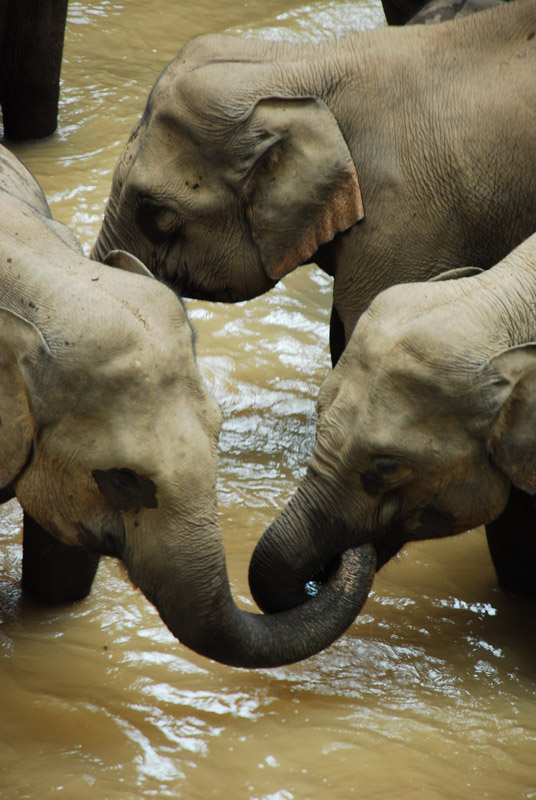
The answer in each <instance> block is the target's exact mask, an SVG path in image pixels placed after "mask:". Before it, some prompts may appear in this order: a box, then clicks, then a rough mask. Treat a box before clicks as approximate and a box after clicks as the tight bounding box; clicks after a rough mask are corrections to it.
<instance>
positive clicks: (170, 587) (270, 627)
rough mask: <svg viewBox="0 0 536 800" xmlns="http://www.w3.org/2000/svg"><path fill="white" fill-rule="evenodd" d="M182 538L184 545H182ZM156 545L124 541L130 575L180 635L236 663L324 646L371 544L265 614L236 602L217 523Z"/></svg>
mask: <svg viewBox="0 0 536 800" xmlns="http://www.w3.org/2000/svg"><path fill="white" fill-rule="evenodd" d="M207 536H208V540H209V542H210V543H209V548H208V550H207V548H206V547H205V544H206V542H207ZM188 538H190V540H191V543H192V548H191V550H192V552H190V553H188V552H185V549H184V544H185V541H186V542H187V541H188ZM201 540H202V541H203V543H204V544H203V547H205V549H204V551H203V552H201V548H200V546H199V542H200V541H201ZM145 541H147V539H145ZM177 542H180V545H178V544H177ZM158 545H159V546H155V543H154V541H153V543H152V544H149V545H148V546H147V545H146V546H145V547H144V548H143V550H141V549H140V548H139V547H137V548H136V555H135V556H134V552H133V551H134V548H132V549H131V551H129V550H128V548H127V551H126V552H125V554H124V561H125V563H126V565H127V568H128V571H129V574H130V577H131V579H132V580H133V581H134V583H136V585H138V586H139V587H140V589H142V591H143V592H144V594H145V595H146V597H147V598H148V599H149V600H150V601H151V602H152V603H154V605H155V606H156V608H157V609H158V611H159V613H160V615H161V617H162V619H163V621H164V622H165V624H166V625H167V626H168V628H169V629H170V631H171V632H172V633H173V635H174V636H175V637H176V638H177V639H179V641H181V642H182V643H183V644H184V645H186V646H187V647H189V648H191V649H192V650H194V651H196V652H197V653H200V654H201V655H203V656H206V657H208V658H211V659H214V660H216V661H219V662H221V663H224V664H228V665H230V666H236V667H249V668H263V667H277V666H281V665H283V664H289V663H292V662H295V661H299V660H301V659H304V658H308V657H309V656H311V655H314V654H315V653H317V652H319V651H320V650H322V649H324V648H325V647H327V646H329V645H330V644H331V643H332V642H333V641H334V640H335V639H337V638H338V637H339V636H341V635H342V634H343V633H344V631H345V630H346V629H347V628H348V627H349V625H350V624H351V623H352V622H353V621H354V619H355V617H356V615H357V613H358V611H359V609H360V608H361V606H362V605H363V603H364V601H365V599H366V596H367V594H368V591H369V588H370V585H371V582H372V578H373V575H374V569H375V559H374V554H373V552H371V550H372V548H371V547H370V546H364V547H359V548H355V549H350V550H348V551H347V552H346V553H344V555H343V557H342V558H341V560H340V564H339V565H338V568H337V569H336V570H335V571H334V573H333V575H332V576H331V580H330V581H329V582H328V583H327V584H326V585H325V586H324V587H323V588H322V590H321V591H320V592H319V593H318V594H317V595H316V596H314V597H310V598H308V600H307V602H306V603H303V604H302V605H300V606H299V607H297V608H293V609H291V610H288V611H284V612H282V613H278V614H273V615H269V616H264V615H262V614H255V613H251V612H247V611H243V610H241V609H239V608H238V607H237V606H236V605H235V603H234V600H233V598H232V596H231V592H230V587H229V580H228V575H227V569H226V564H225V555H224V550H223V542H222V537H221V532H220V529H219V527H218V525H217V524H216V523H214V524H213V525H212V526H211V530H210V531H209V532H208V533H207V531H206V529H205V530H204V531H203V533H202V536H200V531H199V530H196V531H192V532H191V536H190V537H189V536H188V535H186V536H184V533H183V532H182V531H181V536H180V537H176V536H174V537H170V539H169V541H168V544H166V543H164V542H162V540H160V541H159V543H158ZM179 550H180V552H179Z"/></svg>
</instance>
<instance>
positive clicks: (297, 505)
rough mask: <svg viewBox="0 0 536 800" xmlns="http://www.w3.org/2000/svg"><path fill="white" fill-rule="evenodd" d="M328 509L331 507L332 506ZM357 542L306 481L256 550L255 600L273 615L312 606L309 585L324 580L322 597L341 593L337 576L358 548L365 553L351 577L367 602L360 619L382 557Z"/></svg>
mask: <svg viewBox="0 0 536 800" xmlns="http://www.w3.org/2000/svg"><path fill="white" fill-rule="evenodd" d="M323 507H324V508H329V503H328V502H326V503H324V504H323ZM355 544H356V542H355V532H354V531H351V530H350V529H349V528H348V526H347V525H346V523H345V522H344V520H343V518H342V515H339V514H337V513H336V512H333V513H331V512H329V511H328V512H326V511H322V510H320V508H319V504H318V503H314V502H312V501H311V499H310V496H309V493H308V489H307V481H306V482H305V483H304V484H302V485H301V486H300V488H299V489H298V491H297V493H296V495H295V496H294V497H293V498H292V500H291V501H290V502H289V504H288V505H287V507H286V508H285V510H284V511H283V512H282V514H280V516H279V517H278V518H277V519H276V520H274V522H273V523H272V524H271V525H270V526H269V527H268V528H267V530H266V532H265V533H264V535H263V537H262V538H261V539H260V541H259V542H258V544H257V547H256V548H255V551H254V553H253V556H252V559H251V564H250V570H249V583H250V589H251V593H252V595H253V597H254V598H255V601H256V602H257V604H258V605H259V607H260V608H261V609H262V610H263V611H264V612H265V613H267V614H274V613H278V612H279V613H280V612H282V611H285V610H288V609H291V608H295V607H296V606H299V605H301V604H303V603H308V602H310V600H309V597H308V594H307V591H306V586H307V584H308V582H310V581H315V580H320V581H321V585H322V588H321V589H320V593H321V594H322V593H323V592H324V591H325V590H326V589H327V587H330V592H331V593H332V595H333V594H335V593H336V592H337V585H336V583H334V577H335V575H337V574H338V570H339V569H340V564H343V563H345V562H346V560H347V558H348V557H349V554H350V553H351V552H352V551H353V550H354V548H355V550H356V551H357V552H359V553H360V554H363V555H362V562H361V563H359V564H356V565H355V569H356V570H357V571H356V572H355V573H354V574H352V576H351V580H352V583H353V584H354V585H355V586H356V587H357V586H359V590H357V589H354V593H355V596H356V597H357V596H358V595H359V597H360V598H361V601H362V602H361V605H359V604H358V603H357V602H356V604H355V606H354V617H355V616H357V615H358V614H359V612H360V610H361V606H362V605H363V604H364V602H365V600H366V598H367V595H368V592H369V590H370V586H371V583H372V578H373V574H374V570H375V568H376V558H377V557H376V551H375V548H374V547H373V545H372V544H361V545H360V546H359V547H355ZM365 553H366V556H365V555H364V554H365ZM365 565H366V566H365ZM369 569H370V570H371V572H370V573H369V571H368V570H369ZM325 581H327V583H325V585H323V584H324V582H325ZM339 591H340V584H339Z"/></svg>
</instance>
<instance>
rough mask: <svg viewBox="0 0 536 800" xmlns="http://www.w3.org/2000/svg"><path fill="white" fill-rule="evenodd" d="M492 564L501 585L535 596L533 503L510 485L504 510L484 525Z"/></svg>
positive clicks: (535, 518) (535, 520)
mask: <svg viewBox="0 0 536 800" xmlns="http://www.w3.org/2000/svg"><path fill="white" fill-rule="evenodd" d="M486 536H487V539H488V546H489V551H490V554H491V560H492V561H493V566H494V567H495V571H496V572H497V577H498V579H499V584H500V586H501V588H503V589H505V591H507V592H513V593H514V594H519V595H528V596H536V504H535V501H534V500H533V498H532V497H531V496H530V495H528V494H527V493H526V492H522V491H521V490H520V489H516V487H515V486H512V490H511V493H510V499H509V500H508V504H507V506H506V508H505V509H504V511H503V513H502V514H501V515H500V516H499V517H497V519H496V520H494V521H493V522H491V523H490V524H489V525H486Z"/></svg>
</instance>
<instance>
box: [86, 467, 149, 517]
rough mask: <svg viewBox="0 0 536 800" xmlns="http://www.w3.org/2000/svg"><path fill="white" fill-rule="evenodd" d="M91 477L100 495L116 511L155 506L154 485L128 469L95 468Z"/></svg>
mask: <svg viewBox="0 0 536 800" xmlns="http://www.w3.org/2000/svg"><path fill="white" fill-rule="evenodd" d="M93 477H94V479H95V482H96V484H97V486H98V487H99V491H100V493H101V494H102V496H103V497H104V498H105V499H106V500H107V501H108V502H109V503H110V505H111V506H112V507H113V508H115V509H117V511H137V510H139V509H140V508H157V507H158V501H157V499H156V485H155V483H154V481H152V480H151V479H150V478H146V477H145V476H144V475H138V474H137V473H136V472H133V471H132V470H130V469H108V470H102V469H95V470H93Z"/></svg>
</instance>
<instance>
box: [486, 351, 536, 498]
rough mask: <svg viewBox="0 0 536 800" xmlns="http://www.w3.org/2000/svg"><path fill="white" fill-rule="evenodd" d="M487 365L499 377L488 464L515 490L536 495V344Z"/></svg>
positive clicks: (501, 354)
mask: <svg viewBox="0 0 536 800" xmlns="http://www.w3.org/2000/svg"><path fill="white" fill-rule="evenodd" d="M489 364H490V366H492V367H494V368H495V370H496V371H497V373H498V379H496V380H495V392H496V394H497V395H498V397H499V403H500V411H499V414H498V416H497V418H496V419H495V421H494V423H493V426H492V429H491V432H490V436H489V440H488V447H489V452H490V456H491V460H492V462H493V463H494V464H495V465H496V466H497V467H498V468H499V469H500V470H501V471H502V472H504V474H505V475H506V476H507V477H508V478H509V479H510V480H511V481H512V483H513V484H514V486H517V487H518V488H519V489H522V490H523V491H525V492H528V493H529V494H536V344H535V343H530V344H526V345H522V346H520V347H511V348H509V349H508V350H504V351H503V352H501V353H499V354H498V355H496V356H494V357H493V358H492V359H491V360H490V362H489Z"/></svg>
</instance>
